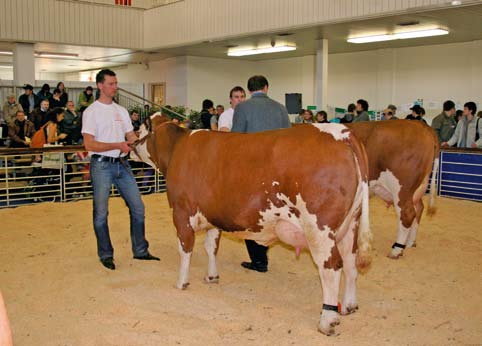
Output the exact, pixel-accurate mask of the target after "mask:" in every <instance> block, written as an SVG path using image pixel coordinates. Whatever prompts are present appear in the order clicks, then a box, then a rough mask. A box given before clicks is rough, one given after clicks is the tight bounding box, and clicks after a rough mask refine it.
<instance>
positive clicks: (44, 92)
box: [35, 83, 52, 107]
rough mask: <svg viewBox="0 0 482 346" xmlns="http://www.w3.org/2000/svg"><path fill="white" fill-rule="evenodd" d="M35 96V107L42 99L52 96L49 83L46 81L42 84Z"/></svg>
mask: <svg viewBox="0 0 482 346" xmlns="http://www.w3.org/2000/svg"><path fill="white" fill-rule="evenodd" d="M37 96H38V102H39V103H38V104H36V105H35V107H38V106H39V105H40V102H42V101H43V100H50V98H51V97H52V93H51V92H50V85H48V84H47V83H45V84H44V85H42V89H40V91H39V92H38V93H37Z"/></svg>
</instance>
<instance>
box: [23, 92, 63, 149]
mask: <svg viewBox="0 0 482 346" xmlns="http://www.w3.org/2000/svg"><path fill="white" fill-rule="evenodd" d="M44 102H45V101H44ZM62 120H64V109H63V108H60V107H57V108H54V109H53V110H51V111H49V112H48V114H47V122H46V123H45V124H44V125H43V126H42V127H40V129H39V130H38V131H37V132H36V133H35V135H34V136H33V138H32V143H31V145H30V146H31V147H32V148H43V146H44V145H45V144H54V143H55V142H58V141H59V140H61V139H65V138H66V137H67V134H66V133H60V131H59V130H60V126H59V124H60V122H61V121H62Z"/></svg>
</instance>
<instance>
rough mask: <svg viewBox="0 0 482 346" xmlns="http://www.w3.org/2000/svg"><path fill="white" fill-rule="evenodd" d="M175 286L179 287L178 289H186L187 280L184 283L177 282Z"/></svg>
mask: <svg viewBox="0 0 482 346" xmlns="http://www.w3.org/2000/svg"><path fill="white" fill-rule="evenodd" d="M176 286H177V288H179V289H180V290H185V289H187V287H188V286H189V282H185V283H183V284H177V285H176Z"/></svg>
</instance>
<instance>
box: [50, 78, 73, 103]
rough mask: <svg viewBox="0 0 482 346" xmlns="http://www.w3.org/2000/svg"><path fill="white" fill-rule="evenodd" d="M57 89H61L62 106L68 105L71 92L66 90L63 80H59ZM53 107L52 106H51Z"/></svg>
mask: <svg viewBox="0 0 482 346" xmlns="http://www.w3.org/2000/svg"><path fill="white" fill-rule="evenodd" d="M55 89H59V90H60V100H61V102H62V105H61V106H60V107H66V106H67V102H68V101H69V94H68V93H67V92H66V91H65V85H64V83H63V82H58V83H57V87H56V88H55ZM51 107H52V106H51ZM52 108H53V107H52Z"/></svg>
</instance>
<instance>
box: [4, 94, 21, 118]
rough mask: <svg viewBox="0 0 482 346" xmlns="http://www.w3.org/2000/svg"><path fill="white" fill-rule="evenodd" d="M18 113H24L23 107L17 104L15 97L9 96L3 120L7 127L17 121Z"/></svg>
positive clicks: (5, 104)
mask: <svg viewBox="0 0 482 346" xmlns="http://www.w3.org/2000/svg"><path fill="white" fill-rule="evenodd" d="M18 111H23V108H22V105H21V104H19V103H17V100H15V95H8V96H7V101H5V103H4V104H3V118H4V120H5V122H6V123H7V125H8V124H10V123H12V122H14V121H15V117H16V116H17V112H18Z"/></svg>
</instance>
